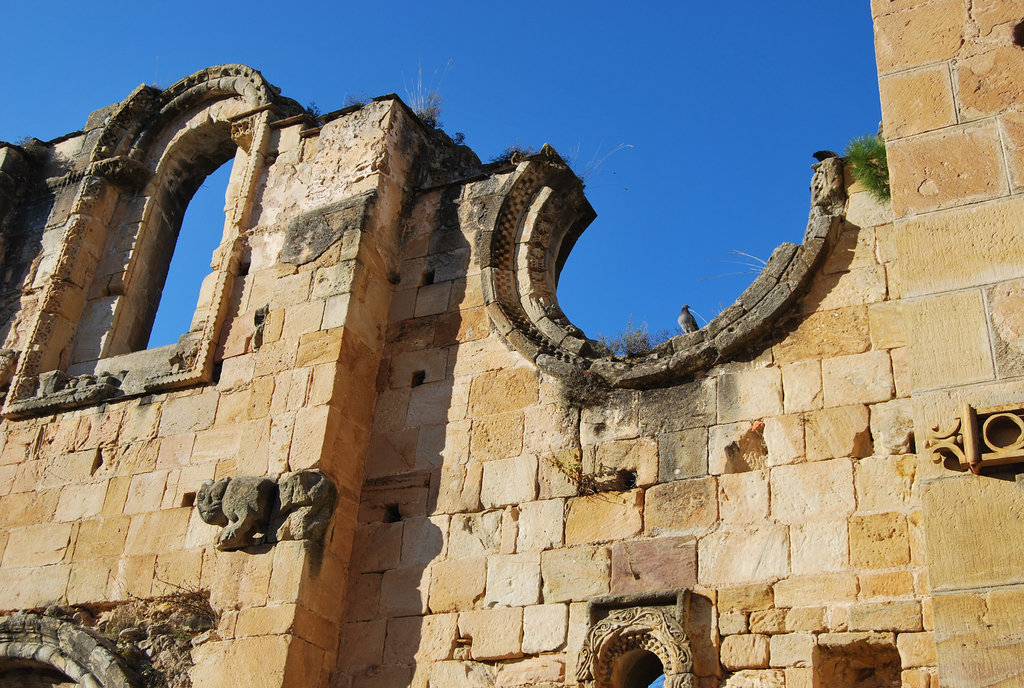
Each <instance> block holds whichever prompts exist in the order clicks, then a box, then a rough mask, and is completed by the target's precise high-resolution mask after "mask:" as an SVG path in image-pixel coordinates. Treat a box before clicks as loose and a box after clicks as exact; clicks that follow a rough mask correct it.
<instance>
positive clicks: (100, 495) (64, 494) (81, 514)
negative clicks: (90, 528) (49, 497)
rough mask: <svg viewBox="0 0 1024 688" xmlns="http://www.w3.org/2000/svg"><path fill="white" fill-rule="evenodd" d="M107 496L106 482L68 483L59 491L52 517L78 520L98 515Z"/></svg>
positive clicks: (59, 519) (58, 519) (63, 519)
mask: <svg viewBox="0 0 1024 688" xmlns="http://www.w3.org/2000/svg"><path fill="white" fill-rule="evenodd" d="M106 496H107V483H106V482H105V481H104V482H97V483H90V484H87V485H68V486H66V487H64V488H63V489H62V490H61V491H60V501H58V502H57V511H56V512H55V513H54V519H55V520H57V521H80V520H82V519H85V518H90V517H93V516H99V514H100V512H101V511H103V502H104V500H105V499H106Z"/></svg>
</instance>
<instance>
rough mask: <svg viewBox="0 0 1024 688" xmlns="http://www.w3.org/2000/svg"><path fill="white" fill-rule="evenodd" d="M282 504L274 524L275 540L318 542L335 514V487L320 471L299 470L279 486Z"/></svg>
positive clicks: (272, 531)
mask: <svg viewBox="0 0 1024 688" xmlns="http://www.w3.org/2000/svg"><path fill="white" fill-rule="evenodd" d="M278 495H279V499H280V501H279V504H278V506H277V512H276V514H275V516H274V519H273V521H272V523H271V525H272V527H271V534H272V536H273V539H274V540H276V541H281V540H317V539H319V538H320V537H321V536H322V535H323V533H324V531H325V530H326V529H327V524H328V523H330V521H331V513H332V512H333V511H334V500H335V497H336V494H335V489H334V485H333V484H332V483H331V481H330V480H328V479H327V476H325V475H324V474H323V473H321V472H320V471H300V472H299V473H292V474H291V475H289V476H288V477H287V478H283V479H282V480H281V482H280V483H279V485H278Z"/></svg>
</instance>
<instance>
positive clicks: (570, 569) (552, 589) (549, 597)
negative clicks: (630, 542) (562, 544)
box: [540, 547, 611, 603]
mask: <svg viewBox="0 0 1024 688" xmlns="http://www.w3.org/2000/svg"><path fill="white" fill-rule="evenodd" d="M540 567H541V579H542V585H543V592H544V602H545V603H551V602H568V601H570V600H588V599H590V598H591V597H597V596H599V595H607V594H608V590H609V582H610V579H611V557H610V555H609V552H608V549H607V548H605V547H571V548H566V549H556V550H549V551H547V552H542V553H541V556H540Z"/></svg>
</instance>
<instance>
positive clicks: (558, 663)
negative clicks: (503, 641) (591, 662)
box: [494, 656, 565, 688]
mask: <svg viewBox="0 0 1024 688" xmlns="http://www.w3.org/2000/svg"><path fill="white" fill-rule="evenodd" d="M564 676H565V660H564V659H562V658H560V657H552V656H546V657H533V658H530V659H524V660H522V661H519V662H506V663H504V664H502V665H500V666H499V667H498V675H497V676H496V677H495V680H494V686H495V688H518V687H519V686H548V685H555V684H560V683H562V679H563V677H564Z"/></svg>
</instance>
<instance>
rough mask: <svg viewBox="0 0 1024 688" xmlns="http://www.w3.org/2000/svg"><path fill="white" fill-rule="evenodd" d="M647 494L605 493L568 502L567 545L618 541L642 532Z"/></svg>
mask: <svg viewBox="0 0 1024 688" xmlns="http://www.w3.org/2000/svg"><path fill="white" fill-rule="evenodd" d="M643 508H644V495H643V492H641V491H640V490H631V491H629V492H602V493H599V494H596V495H590V496H587V497H575V498H573V499H570V500H569V506H568V509H567V511H566V516H565V544H566V545H579V544H583V543H588V542H601V541H606V540H619V539H622V538H626V537H631V536H633V535H636V534H637V533H639V532H640V529H641V527H642V524H643V515H642V514H643Z"/></svg>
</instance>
